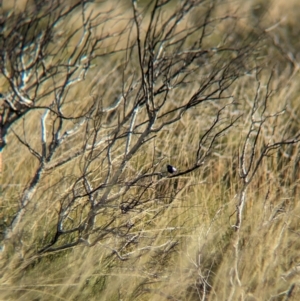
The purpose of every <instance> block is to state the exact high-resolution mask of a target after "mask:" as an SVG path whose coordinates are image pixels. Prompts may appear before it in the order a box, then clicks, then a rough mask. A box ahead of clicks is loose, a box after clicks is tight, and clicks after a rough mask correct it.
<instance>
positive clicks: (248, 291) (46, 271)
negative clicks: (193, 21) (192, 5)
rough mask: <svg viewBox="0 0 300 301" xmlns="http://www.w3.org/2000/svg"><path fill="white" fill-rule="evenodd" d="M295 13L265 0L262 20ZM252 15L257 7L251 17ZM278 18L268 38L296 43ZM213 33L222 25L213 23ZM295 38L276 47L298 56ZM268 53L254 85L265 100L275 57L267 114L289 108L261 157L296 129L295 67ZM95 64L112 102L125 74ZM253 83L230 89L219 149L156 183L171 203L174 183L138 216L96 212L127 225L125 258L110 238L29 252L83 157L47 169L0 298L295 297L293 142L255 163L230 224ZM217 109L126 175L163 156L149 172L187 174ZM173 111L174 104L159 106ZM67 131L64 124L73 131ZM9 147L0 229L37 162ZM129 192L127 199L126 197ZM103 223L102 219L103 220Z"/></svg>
mask: <svg viewBox="0 0 300 301" xmlns="http://www.w3.org/2000/svg"><path fill="white" fill-rule="evenodd" d="M256 2H257V3H263V1H256ZM239 5H240V2H239V1H237V2H236V3H231V5H228V6H226V8H227V9H228V10H230V11H234V12H236V9H235V8H236V6H239ZM251 5H253V4H251ZM251 5H250V1H249V3H248V2H247V6H245V7H247V9H246V11H248V12H249V11H250V6H251ZM261 5H262V4H261ZM293 5H298V2H297V1H296V0H295V1H290V2H288V1H281V0H278V1H273V3H272V4H271V6H270V7H269V9H268V10H267V12H268V13H267V16H268V20H265V22H266V24H270V25H272V24H274V23H272V22H274V20H276V21H277V20H280V19H281V18H283V17H282V16H281V12H282V11H286V12H289V11H291V12H293V14H292V17H293V18H292V19H290V18H289V23H291V22H294V23H292V26H293V28H299V24H298V23H299V14H298V15H297V12H296V10H294V9H293V7H294V6H293ZM245 7H244V9H245ZM253 7H254V5H253V6H252V9H253ZM257 9H258V8H257V7H256V10H255V9H253V10H254V11H255V12H257V13H258V10H257ZM239 13H240V11H239ZM126 14H127V13H126ZM128 14H129V13H128ZM124 15H125V13H124ZM124 15H123V17H124ZM289 16H290V15H289ZM126 18H127V15H126ZM126 18H124V19H126ZM243 22H244V20H243ZM268 22H269V23H268ZM285 22H287V21H284V22H282V23H280V25H278V27H276V28H275V29H274V32H275V34H276V33H277V31H276V30H278V34H281V32H282V31H284V30H285V31H287V32H288V33H290V35H291V37H292V36H293V32H292V30H290V28H289V26H290V24H286V23H285ZM124 24H126V21H124V20H123V21H120V22H119V23H118V26H119V27H118V26H117V29H116V30H120V28H122V26H124ZM263 24H265V23H263ZM248 25H249V24H248ZM249 26H250V25H249ZM220 30H224V28H223V29H222V26H221V28H220ZM241 34H242V33H241ZM216 39H217V37H216ZM294 42H295V41H294V40H291V41H290V44H284V45H282V47H283V48H284V49H290V50H293V49H297V50H298V53H299V48H297V43H294ZM121 45H122V43H121ZM103 47H106V45H104V46H103ZM257 51H258V52H260V51H264V50H261V49H258V50H257ZM265 51H266V52H268V53H269V54H270V55H272V54H274V57H270V56H264V55H262V57H263V59H264V60H265V61H264V62H265V65H266V66H267V67H266V74H262V75H261V78H260V80H261V83H262V94H263V91H264V89H265V86H264V85H266V83H267V80H268V74H270V72H271V69H272V68H273V67H274V65H276V62H274V60H276V59H277V58H278V57H280V58H281V60H282V61H281V62H280V64H281V65H282V64H283V62H285V64H286V68H284V69H281V70H280V72H277V71H276V72H274V75H273V81H272V88H273V89H274V93H273V94H272V97H271V98H270V100H269V102H268V107H267V114H268V115H272V114H275V113H277V112H279V111H283V110H285V111H283V113H282V114H281V115H279V116H278V117H277V118H272V119H269V120H268V121H267V122H266V123H265V124H264V126H263V127H262V134H261V136H260V139H259V140H258V142H257V150H258V151H259V150H260V149H262V147H263V145H264V144H265V143H266V142H269V141H278V140H280V139H281V138H282V136H283V135H287V136H289V135H292V134H293V133H295V132H298V131H299V114H300V102H299V99H298V98H299V87H298V83H299V79H300V78H299V73H298V70H296V71H295V72H293V74H292V75H291V72H290V67H289V66H288V64H289V63H291V61H288V63H287V61H284V58H283V57H284V56H281V55H280V54H278V53H279V51H278V49H275V50H274V49H272V48H270V49H268V50H265ZM119 57H120V53H118V54H116V56H115V57H114V58H112V61H113V62H114V63H115V62H117V61H118V60H119ZM273 58H274V59H273ZM296 59H297V57H296ZM270 62H272V64H270ZM99 63H101V70H100V71H95V74H94V76H99V74H109V76H108V77H105V78H104V79H105V80H103V82H101V81H100V82H99V86H98V87H99V90H101V89H103V90H104V89H105V91H104V92H103V93H102V97H103V101H104V102H105V101H107V99H111V98H113V97H116V95H117V94H118V93H119V92H120V91H118V93H117V92H116V90H117V89H119V90H121V89H122V87H121V85H120V86H118V85H117V82H118V81H122V75H121V74H120V73H118V72H117V70H114V69H112V67H113V66H114V63H111V62H108V61H101V59H100V60H99ZM130 67H132V72H135V71H136V69H135V66H130ZM268 68H269V69H268ZM276 70H277V69H276ZM128 73H129V74H130V72H128ZM108 79H109V81H108ZM92 80H93V79H91V81H92ZM256 84H257V81H256V79H255V76H251V75H249V76H248V75H247V76H245V77H243V78H241V79H240V80H238V81H237V82H236V83H235V86H234V87H232V91H231V92H232V95H233V97H234V100H235V104H232V105H230V106H228V109H227V111H225V112H224V115H223V116H222V117H223V118H224V120H227V119H225V118H231V117H233V116H236V114H240V115H242V118H240V119H239V121H238V123H236V124H235V126H234V127H233V128H232V129H230V130H229V131H228V132H226V134H225V135H224V136H223V137H222V138H221V139H220V140H219V141H218V145H217V146H216V147H215V149H214V152H213V153H212V154H211V156H210V158H209V160H207V161H206V162H205V163H204V165H203V167H202V168H201V169H200V170H197V171H195V172H193V173H191V174H189V175H188V176H187V175H185V176H184V177H182V178H179V179H178V180H176V179H168V180H165V181H162V182H161V183H160V185H158V186H157V187H156V190H157V191H156V193H157V192H160V193H164V194H165V195H172V192H174V190H175V188H174V187H175V186H176V189H178V188H181V191H180V193H178V194H177V195H176V197H175V198H174V199H173V200H172V202H171V203H168V201H167V199H163V200H155V201H153V202H151V203H150V204H146V205H145V208H143V209H144V210H142V211H138V210H137V211H130V212H128V213H126V214H124V215H121V214H120V210H119V209H118V208H115V207H112V208H105V209H104V210H105V211H104V212H105V214H103V216H105V215H106V216H112V215H115V216H118V219H117V221H116V223H120V224H126V223H130V224H132V225H133V228H132V229H131V231H132V232H131V234H132V235H133V236H134V235H138V236H139V238H140V240H139V242H138V243H137V244H136V245H130V246H129V247H128V248H126V249H124V250H123V251H124V252H123V254H130V255H131V256H130V257H129V259H128V260H125V261H122V260H120V258H118V257H117V256H116V255H115V254H114V253H113V252H112V250H113V249H114V248H115V247H116V246H118V245H120V243H121V242H122V239H121V238H117V237H115V236H112V235H111V236H108V237H107V238H105V240H103V241H100V242H99V243H97V244H96V245H95V246H93V247H88V246H84V245H80V246H78V247H75V248H73V249H70V250H66V251H61V252H57V253H50V254H45V255H42V256H37V255H36V251H37V250H38V249H39V248H40V246H41V245H42V244H43V243H45V242H47V241H49V237H50V234H51V233H50V234H49V231H48V230H49V229H52V228H53V227H54V225H55V223H56V220H57V210H58V208H59V202H60V200H61V199H62V196H64V195H65V194H67V193H68V191H69V189H70V186H71V183H72V182H73V180H74V178H76V177H79V176H80V175H81V170H82V161H83V159H84V155H83V156H81V157H79V158H77V159H75V160H73V161H72V162H70V163H69V164H65V165H63V166H62V167H60V168H59V169H58V170H55V171H54V172H49V173H48V174H47V173H46V174H45V175H44V176H43V178H42V180H41V183H40V185H39V189H38V191H37V192H36V194H35V195H34V196H33V201H32V202H31V203H30V206H29V207H28V208H27V210H26V215H25V218H24V219H23V221H22V229H23V231H24V232H23V234H22V237H18V236H17V238H18V239H19V241H16V242H13V243H12V244H11V245H10V247H9V248H10V249H9V250H8V251H7V252H6V256H2V258H1V262H0V265H1V267H2V271H1V272H0V276H3V275H5V277H2V278H0V299H2V300H123V301H125V300H128V301H129V300H191V301H192V300H201V298H202V296H203V288H204V287H205V289H206V290H207V292H206V297H205V300H247V301H250V300H299V298H300V282H299V280H300V278H299V275H300V269H299V262H300V257H299V235H300V232H299V223H300V218H299V217H300V205H299V202H298V197H299V195H298V193H299V189H298V184H299V146H298V145H293V146H284V147H281V148H280V149H278V150H276V151H274V152H272V153H270V156H268V157H266V158H265V159H264V160H263V161H262V163H261V164H260V166H259V169H258V171H257V174H256V175H255V177H254V179H253V181H251V183H250V184H249V186H248V190H247V193H246V200H247V201H246V208H245V211H244V218H243V224H242V228H241V229H240V231H239V232H235V231H234V228H233V225H234V223H235V210H236V204H237V199H238V196H239V194H240V193H241V190H242V187H243V182H242V179H241V178H240V177H239V173H238V171H239V170H238V167H239V161H238V156H239V155H240V153H241V146H242V143H243V142H244V141H245V139H246V135H247V133H248V131H249V126H250V123H251V108H252V107H251V106H252V104H253V100H254V98H255V93H256ZM116 86H117V87H116ZM92 87H94V85H93V84H92V83H90V85H86V84H82V85H81V86H80V85H79V86H78V87H77V89H75V90H72V92H71V93H70V95H69V100H71V99H73V98H74V96H75V95H76V99H79V100H82V99H84V101H79V100H78V102H77V103H76V102H75V101H74V102H71V101H70V103H69V105H68V108H67V109H68V110H70V111H72V110H73V111H74V110H77V111H80V110H84V109H85V107H86V106H88V105H89V102H90V101H91V100H92V97H90V96H88V95H93V93H96V92H95V91H92V93H90V90H91V89H92ZM195 89H196V87H195ZM98 93H101V92H99V91H98ZM189 94H192V91H176V93H175V92H174V93H173V94H172V95H171V94H170V95H171V96H172V97H173V98H174V99H175V100H178V99H182V98H185V97H188V96H189ZM45 101H46V100H45ZM225 103H228V101H226V102H225V101H224V103H221V102H219V103H218V104H216V103H214V102H207V103H206V104H205V106H199V107H195V108H194V109H193V110H192V111H191V112H189V113H188V114H185V115H184V116H183V118H182V119H181V120H180V122H179V123H178V124H177V125H174V126H172V127H168V128H166V130H164V131H163V132H161V133H159V134H158V136H157V137H156V139H155V140H153V142H151V143H149V144H147V146H146V147H143V148H142V149H141V151H140V152H139V153H138V154H137V155H136V156H135V157H134V159H133V160H132V162H130V165H129V166H128V168H127V169H126V172H125V176H127V177H130V176H131V175H133V174H134V173H135V172H136V170H143V169H146V168H147V167H148V166H151V164H152V160H153V157H155V156H157V154H158V153H159V154H160V156H161V157H163V156H164V157H165V159H164V160H162V162H161V164H159V165H158V167H157V169H158V170H159V171H164V169H165V164H166V163H168V162H170V163H172V164H174V166H176V167H178V168H179V169H185V168H186V167H188V166H190V165H191V162H193V160H194V154H195V151H196V150H197V147H198V145H197V143H198V140H199V137H200V135H201V134H203V133H204V132H205V131H206V130H207V129H208V128H209V125H210V122H211V121H212V120H213V119H214V118H215V116H216V113H217V112H218V110H219V109H220V108H221V105H224V104H225ZM170 108H172V103H170V105H169V107H166V108H165V109H166V110H169V109H170ZM40 115H41V113H39V112H38V111H36V112H31V113H30V116H27V117H26V119H25V121H24V122H25V123H26V128H27V131H28V133H30V135H28V139H29V142H30V143H31V145H33V146H34V147H37V148H38V147H39V137H40V132H39V130H38V129H37V128H36V123H35V120H36V118H39V117H40ZM258 117H259V116H257V118H258ZM106 118H109V116H107V117H106ZM140 118H143V116H142V117H140ZM67 126H70V127H71V126H72V123H71V122H70V123H69V124H67V125H66V128H67ZM22 127H23V124H22V122H21V121H20V122H18V123H17V124H15V125H14V127H13V130H14V131H15V132H17V133H21V132H22ZM81 139H82V136H81V135H78V136H76V139H74V141H72V144H70V145H68V146H66V148H65V149H63V150H62V151H61V152H60V153H58V154H57V156H58V157H59V156H64V155H65V154H66V153H67V152H68V151H69V150H70V149H72V148H74V147H77V146H78V145H81V143H82V141H81ZM7 141H8V143H7V146H6V147H5V149H4V151H3V162H4V163H3V167H2V169H3V174H2V199H1V202H0V208H1V210H0V220H2V221H3V222H1V224H2V225H5V224H6V223H8V222H9V218H10V217H11V216H12V214H13V213H14V212H15V211H16V208H17V207H18V203H19V199H20V196H21V194H22V192H23V189H24V187H26V185H28V182H29V181H30V179H31V177H32V175H33V173H34V170H35V169H36V166H37V162H36V159H35V158H33V156H32V155H31V154H30V153H29V151H28V150H27V149H26V148H25V147H24V146H20V144H19V143H18V141H17V139H16V138H15V136H14V134H13V133H12V132H11V131H10V132H9V135H8V139H7ZM121 148H122V144H120V145H117V146H116V150H115V152H116V154H117V153H118V152H120V151H119V149H121ZM256 156H258V155H257V154H256ZM102 159H103V158H102V157H101V156H100V155H99V159H98V160H95V162H94V165H93V166H92V173H91V178H92V179H93V180H92V182H93V184H94V185H97V184H99V183H101V179H102V176H103V174H104V172H105V171H104V170H99V169H98V167H97V164H98V163H99V162H100V161H101V160H102ZM131 193H132V195H134V189H133V190H132V192H131ZM153 193H155V192H153ZM121 201H122V200H120V201H119V202H121ZM74 219H76V212H74ZM100 222H102V223H103V222H104V217H101V221H99V223H100ZM1 228H3V226H2V227H1ZM236 243H237V244H238V245H236ZM203 300H204V299H203Z"/></svg>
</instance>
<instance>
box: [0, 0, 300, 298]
mask: <svg viewBox="0 0 300 301" xmlns="http://www.w3.org/2000/svg"><path fill="white" fill-rule="evenodd" d="M120 3H121V2H118V4H120ZM217 4H218V2H217V1H178V2H175V1H158V0H157V1H150V2H149V3H148V4H144V5H141V6H139V3H138V2H135V1H134V2H133V3H132V6H131V7H130V8H129V9H128V10H125V11H124V12H122V11H120V10H118V9H116V8H110V7H109V5H108V4H107V6H105V5H104V4H102V5H101V6H99V7H97V5H96V4H92V3H89V2H88V1H75V2H72V5H62V4H61V3H60V1H52V2H51V3H49V4H45V6H44V7H43V8H42V9H41V10H40V12H39V13H37V12H36V11H34V12H32V13H28V14H27V13H24V14H18V15H15V14H13V13H11V14H8V15H7V16H6V17H5V18H4V20H3V26H4V29H5V30H4V31H3V35H2V36H1V65H0V66H1V73H2V75H3V76H2V77H3V78H2V81H3V83H4V86H5V87H6V90H5V91H4V92H3V113H2V124H3V127H2V135H3V138H4V139H3V140H2V147H4V146H5V138H6V137H7V136H8V135H9V134H10V137H14V138H15V139H16V140H17V141H18V143H19V145H20V146H22V147H25V148H26V149H27V150H28V151H29V152H30V153H31V155H32V156H33V158H35V163H34V164H35V165H34V171H33V172H32V174H30V178H29V180H28V182H27V184H26V187H25V188H24V190H23V191H22V193H21V197H20V200H19V202H18V208H17V209H15V210H14V212H13V213H11V216H10V218H9V222H7V225H5V226H4V228H5V229H4V230H5V231H4V232H5V233H4V234H3V238H4V241H3V246H2V248H3V252H2V253H3V254H5V250H9V249H10V246H11V245H12V244H14V245H15V244H17V245H18V248H19V249H21V250H22V251H21V252H20V253H22V255H21V257H22V256H23V257H22V259H23V258H24V257H26V256H27V257H30V258H33V260H35V259H36V258H39V256H44V255H45V254H47V253H52V252H56V251H62V250H67V249H70V248H73V247H75V246H79V245H81V246H88V247H93V246H95V245H96V244H98V245H99V244H100V245H101V246H103V248H105V249H106V250H109V251H110V252H111V253H112V254H113V255H115V256H116V258H118V259H119V260H121V261H125V260H127V259H129V258H132V257H137V258H138V257H141V256H142V255H143V254H145V253H147V252H149V250H152V251H153V250H154V249H155V250H158V251H157V252H158V254H160V256H162V254H168V253H169V252H171V251H172V250H174V249H175V248H176V245H177V243H178V242H177V241H176V240H175V239H169V240H166V241H162V242H161V243H160V244H157V245H153V242H154V240H155V239H156V238H157V237H156V236H155V234H154V235H153V236H151V235H150V236H145V235H144V232H143V229H144V228H146V227H150V226H151V223H152V220H153V219H154V218H157V217H158V216H159V215H160V214H162V213H163V212H164V211H165V210H167V208H168V206H170V204H172V202H174V201H175V200H176V198H177V197H178V195H179V194H180V193H181V192H182V191H183V190H185V189H187V188H188V186H189V182H188V181H187V180H186V179H185V178H184V176H187V175H189V174H190V173H192V172H194V171H196V170H197V169H199V168H200V167H201V166H205V164H206V162H207V161H208V160H209V158H210V156H211V154H212V152H213V151H215V145H216V142H217V141H218V140H219V139H221V138H223V137H224V136H225V135H226V133H227V132H228V130H230V129H231V128H233V127H234V126H235V124H236V122H237V121H238V120H239V119H240V117H241V115H240V114H239V113H238V111H235V114H231V110H232V108H234V107H235V106H236V103H235V100H234V98H233V97H232V95H233V84H234V83H235V82H236V81H237V80H238V79H239V78H241V77H243V76H245V74H246V73H252V72H256V67H257V66H256V65H255V62H254V61H253V60H252V56H251V54H252V51H253V49H254V48H255V46H256V45H258V43H259V41H260V38H261V37H260V36H258V37H259V38H258V39H256V40H255V41H253V40H251V39H249V40H247V41H239V43H238V44H237V45H234V46H232V45H231V41H230V39H229V36H230V34H228V35H226V36H225V37H224V39H221V40H220V39H219V38H216V37H215V36H214V34H215V32H217V31H218V28H219V26H220V25H222V24H223V22H235V16H231V15H225V16H224V15H222V16H219V15H218V13H217V9H216V8H217ZM199 12H200V15H199V18H198V17H197V16H198V14H199ZM196 13H197V14H196ZM79 16H80V21H78V20H77V21H76V22H75V21H74V19H75V18H76V17H77V18H78V17H79ZM195 16H196V17H195ZM192 17H193V18H192ZM195 18H197V20H196V21H197V22H195ZM190 20H192V21H190ZM67 25H69V26H67ZM64 28H67V29H64ZM63 29H64V31H62V30H63ZM214 39H216V43H215V44H214V42H213V41H214ZM259 93H260V84H259V80H258V88H257V95H256V98H255V101H254V102H253V108H252V115H251V118H252V120H253V121H252V123H251V126H250V130H249V133H248V136H247V137H246V140H245V143H244V147H242V150H241V154H240V175H241V179H242V181H243V189H242V191H241V195H240V197H239V201H238V204H237V215H236V223H235V229H236V230H237V231H238V230H239V229H240V227H241V223H242V217H243V208H244V205H245V197H246V190H247V187H248V185H249V183H251V181H252V178H253V177H254V176H255V174H256V172H257V170H258V168H259V166H260V164H261V161H262V160H263V158H265V157H266V156H267V155H268V154H269V153H270V152H271V151H274V150H276V149H278V147H281V146H282V145H286V144H293V143H296V142H298V134H297V133H296V134H295V135H294V136H293V137H288V138H283V139H282V140H280V141H278V142H267V143H266V144H265V146H264V148H262V149H261V150H260V152H258V153H259V155H258V157H257V150H256V141H257V139H258V138H259V135H260V133H261V131H262V129H263V126H264V124H265V121H266V120H269V119H271V118H276V117H277V116H278V115H279V113H276V114H275V115H265V113H266V108H267V102H268V99H269V97H270V88H269V84H268V85H267V90H266V94H265V97H264V98H263V101H262V104H260V101H261V98H260V97H259V96H260V94H259ZM207 106H210V107H211V108H212V110H213V112H214V115H213V116H202V115H201V116H199V110H197V111H196V110H195V108H197V107H200V108H203V112H205V108H206V107H207ZM193 113H194V118H203V119H205V121H203V128H201V129H199V138H198V140H197V142H196V143H194V144H191V145H190V146H188V147H190V152H191V153H193V156H192V157H193V161H192V162H188V164H187V165H186V166H176V167H177V169H178V170H177V171H176V172H174V173H168V172H167V169H166V167H165V166H166V164H167V163H172V164H173V162H169V161H167V158H168V156H171V158H173V157H174V158H175V157H178V156H179V155H178V154H176V149H175V146H174V145H172V141H175V140H176V135H175V134H172V138H171V139H168V142H166V138H165V135H166V134H165V133H166V131H167V130H168V131H172V129H173V128H174V127H175V125H177V124H178V123H180V122H182V121H183V120H184V117H185V115H186V114H193ZM236 113H237V114H236ZM257 115H258V117H257ZM21 121H22V122H21ZM33 129H34V130H35V131H36V132H35V133H36V134H33ZM33 135H34V137H33ZM36 137H39V138H38V140H37V139H36ZM7 143H10V142H9V141H8V142H7ZM166 143H169V144H170V145H169V146H168V147H169V148H170V149H171V150H169V151H168V153H167V154H166V145H165V144H166ZM179 143H180V142H176V144H179ZM174 144H175V142H174ZM173 148H174V149H173ZM169 160H170V157H169ZM67 166H68V167H70V166H73V171H72V174H70V173H68V174H66V173H64V172H63V170H64V168H66V167H67ZM54 178H55V184H53V182H52V180H53V179H54ZM24 182H26V181H24ZM50 182H51V185H50V184H49V186H47V183H50ZM45 187H47V188H45ZM46 189H49V190H51V194H50V193H48V194H47V195H48V197H47V196H46V195H43V192H46ZM9 191H10V190H9V187H4V192H7V193H8V192H9ZM45 194H46V193H45ZM49 195H51V200H49V199H48V198H49ZM48 204H50V207H49V208H48V207H47V206H48ZM43 211H46V212H50V217H51V218H49V220H48V219H47V217H46V216H44V215H42V217H40V215H41V213H42V212H43ZM132 213H134V214H132ZM28 219H37V220H36V223H37V224H38V225H39V226H38V227H40V228H41V229H42V231H41V232H40V233H43V234H39V235H37V236H36V237H35V238H34V239H32V241H31V242H30V245H29V246H28V245H27V244H28V243H27V244H24V243H23V237H25V235H26V233H28V232H29V231H30V227H28V224H26V222H27V221H28ZM4 247H5V248H6V249H5V248H4ZM6 255H7V256H8V257H9V256H10V255H9V252H7V254H6ZM3 256H4V255H3ZM31 262H32V261H30V263H31ZM27 265H28V262H26V263H24V266H27ZM199 275H200V278H199V279H200V280H199V281H200V282H201V285H200V286H199V287H201V292H200V294H202V299H203V300H204V299H205V297H206V296H207V294H208V291H209V289H210V288H209V283H208V281H207V279H208V277H209V275H203V274H202V271H201V267H199ZM237 278H238V276H237Z"/></svg>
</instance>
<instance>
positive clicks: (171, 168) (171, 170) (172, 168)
mask: <svg viewBox="0 0 300 301" xmlns="http://www.w3.org/2000/svg"><path fill="white" fill-rule="evenodd" d="M167 170H168V172H169V173H174V172H176V171H177V169H176V168H175V167H174V166H172V165H169V164H168V165H167Z"/></svg>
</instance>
